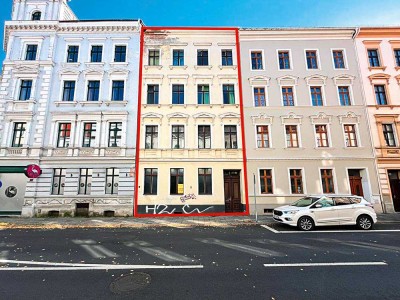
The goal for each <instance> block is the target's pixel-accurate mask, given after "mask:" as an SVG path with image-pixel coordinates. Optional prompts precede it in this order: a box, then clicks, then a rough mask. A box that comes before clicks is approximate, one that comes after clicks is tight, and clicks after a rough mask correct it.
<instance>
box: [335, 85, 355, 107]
mask: <svg viewBox="0 0 400 300" xmlns="http://www.w3.org/2000/svg"><path fill="white" fill-rule="evenodd" d="M335 86H336V95H337V99H338V104H339V106H341V107H346V106H353V105H355V104H354V97H353V86H352V85H351V84H349V85H346V84H338V85H335ZM340 87H347V88H349V96H350V105H346V106H344V105H342V104H341V103H340V94H339V88H340Z"/></svg>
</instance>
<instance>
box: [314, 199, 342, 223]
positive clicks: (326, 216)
mask: <svg viewBox="0 0 400 300" xmlns="http://www.w3.org/2000/svg"><path fill="white" fill-rule="evenodd" d="M317 204H320V205H321V207H318V206H319V205H317ZM310 213H311V215H312V216H313V218H314V220H315V223H316V225H317V226H329V225H339V220H338V214H337V211H336V210H335V203H334V202H333V200H332V199H328V198H324V199H321V200H319V201H317V202H316V203H315V204H314V205H313V206H311V208H310Z"/></svg>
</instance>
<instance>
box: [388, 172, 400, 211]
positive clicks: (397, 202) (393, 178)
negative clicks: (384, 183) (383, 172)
mask: <svg viewBox="0 0 400 300" xmlns="http://www.w3.org/2000/svg"><path fill="white" fill-rule="evenodd" d="M388 177H389V184H390V191H391V192H392V200H393V208H394V211H395V212H400V170H388Z"/></svg>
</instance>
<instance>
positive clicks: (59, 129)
mask: <svg viewBox="0 0 400 300" xmlns="http://www.w3.org/2000/svg"><path fill="white" fill-rule="evenodd" d="M68 124H69V130H68V128H67V129H63V130H62V129H61V126H62V125H68ZM62 132H63V133H64V136H63V139H61V135H60V134H61V133H62ZM67 132H68V133H69V136H68V138H69V140H68V143H67V142H66V137H67V136H66V133H67ZM71 133H72V123H71V122H64V121H62V122H58V123H57V140H56V147H57V148H68V147H70V146H71V144H72V143H71V141H72V136H71ZM61 141H62V146H60V142H61ZM66 144H67V145H66Z"/></svg>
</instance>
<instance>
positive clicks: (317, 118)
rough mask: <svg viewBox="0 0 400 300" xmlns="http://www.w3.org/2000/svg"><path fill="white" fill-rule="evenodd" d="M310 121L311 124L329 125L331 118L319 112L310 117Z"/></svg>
mask: <svg viewBox="0 0 400 300" xmlns="http://www.w3.org/2000/svg"><path fill="white" fill-rule="evenodd" d="M310 120H311V123H312V124H331V123H332V116H330V115H327V114H325V113H324V112H320V113H318V114H317V115H314V116H310Z"/></svg>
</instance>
